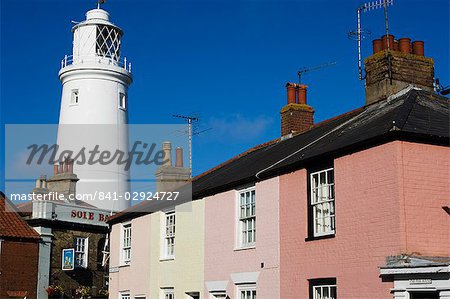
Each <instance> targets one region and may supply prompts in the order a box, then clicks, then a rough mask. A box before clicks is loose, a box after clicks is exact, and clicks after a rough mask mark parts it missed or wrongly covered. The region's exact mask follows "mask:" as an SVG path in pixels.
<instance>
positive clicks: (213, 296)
mask: <svg viewBox="0 0 450 299" xmlns="http://www.w3.org/2000/svg"><path fill="white" fill-rule="evenodd" d="M209 294H210V295H209V298H210V299H225V298H226V297H227V292H225V291H213V292H210V293H209Z"/></svg>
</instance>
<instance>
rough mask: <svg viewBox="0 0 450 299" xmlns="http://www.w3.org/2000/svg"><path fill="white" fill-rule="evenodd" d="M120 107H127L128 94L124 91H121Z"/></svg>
mask: <svg viewBox="0 0 450 299" xmlns="http://www.w3.org/2000/svg"><path fill="white" fill-rule="evenodd" d="M119 108H120V109H123V110H126V109H127V96H126V94H124V93H123V92H120V93H119Z"/></svg>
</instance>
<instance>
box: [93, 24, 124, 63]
mask: <svg viewBox="0 0 450 299" xmlns="http://www.w3.org/2000/svg"><path fill="white" fill-rule="evenodd" d="M120 38H121V33H120V31H119V30H117V29H116V28H114V27H111V26H105V25H98V26H97V43H96V51H97V55H98V56H102V57H108V58H112V59H114V60H116V61H117V60H119V57H120Z"/></svg>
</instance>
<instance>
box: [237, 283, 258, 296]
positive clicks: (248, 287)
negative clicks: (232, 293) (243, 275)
mask: <svg viewBox="0 0 450 299" xmlns="http://www.w3.org/2000/svg"><path fill="white" fill-rule="evenodd" d="M242 292H245V295H244V297H242ZM248 292H250V296H248ZM253 292H254V296H253ZM256 295H257V293H256V284H245V285H239V286H238V287H237V292H236V299H256Z"/></svg>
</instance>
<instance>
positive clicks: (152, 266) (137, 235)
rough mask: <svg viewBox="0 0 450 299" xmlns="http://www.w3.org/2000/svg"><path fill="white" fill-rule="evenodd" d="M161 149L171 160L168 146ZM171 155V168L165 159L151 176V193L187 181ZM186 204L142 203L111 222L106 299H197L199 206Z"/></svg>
mask: <svg viewBox="0 0 450 299" xmlns="http://www.w3.org/2000/svg"><path fill="white" fill-rule="evenodd" d="M163 149H164V151H165V157H171V145H170V143H168V142H165V143H164V144H163ZM176 152H177V154H176V161H175V166H172V161H171V159H168V160H167V161H166V164H165V165H163V166H161V167H160V168H159V169H158V171H157V172H156V178H157V182H158V183H157V191H164V190H167V189H169V190H173V189H174V188H177V186H179V185H181V184H183V185H185V183H186V181H187V180H188V179H189V176H190V171H189V169H187V168H184V167H183V163H182V157H183V155H182V151H181V148H177V151H176ZM188 185H189V184H188ZM185 186H186V185H185ZM188 189H189V190H187V192H186V194H189V196H191V195H192V191H191V189H190V188H189V187H188ZM190 199H191V198H188V199H183V200H181V201H180V200H178V199H177V201H176V202H177V205H176V206H174V204H173V203H175V202H173V203H172V202H171V201H159V202H155V201H146V202H143V203H140V204H138V205H135V206H133V207H131V208H129V209H126V210H124V211H123V212H122V213H119V214H117V215H115V216H113V217H111V219H110V221H109V223H110V225H111V234H110V252H111V254H110V276H109V297H110V298H118V299H144V298H146V299H148V298H152V299H153V298H162V299H174V298H183V299H199V298H203V295H202V293H203V291H202V290H203V289H204V285H203V283H204V274H203V273H204V219H205V217H204V201H203V200H196V201H191V200H190Z"/></svg>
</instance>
